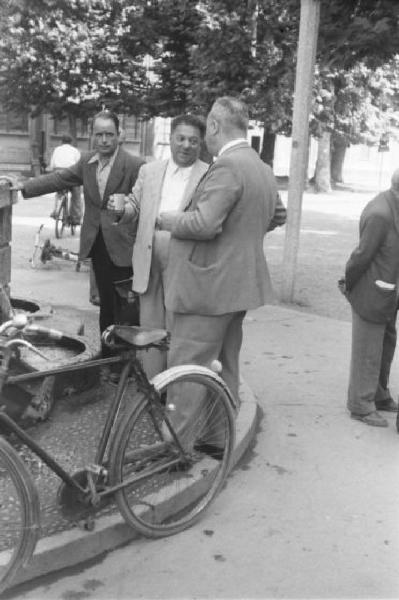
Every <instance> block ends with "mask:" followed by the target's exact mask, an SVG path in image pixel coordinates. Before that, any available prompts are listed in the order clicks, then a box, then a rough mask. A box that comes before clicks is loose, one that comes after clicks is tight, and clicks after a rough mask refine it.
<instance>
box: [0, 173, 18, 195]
mask: <svg viewBox="0 0 399 600" xmlns="http://www.w3.org/2000/svg"><path fill="white" fill-rule="evenodd" d="M4 183H8V184H9V186H10V190H11V191H12V192H20V191H21V190H23V189H24V181H23V180H21V179H17V178H16V177H15V176H13V175H11V176H8V175H1V176H0V184H4Z"/></svg>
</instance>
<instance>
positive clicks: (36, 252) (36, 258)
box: [29, 224, 89, 272]
mask: <svg viewBox="0 0 399 600" xmlns="http://www.w3.org/2000/svg"><path fill="white" fill-rule="evenodd" d="M43 227H44V225H43V224H42V225H40V227H39V229H38V230H37V232H36V234H35V241H34V246H33V252H32V256H31V258H30V259H29V262H30V264H31V267H32V269H37V267H38V266H39V265H45V264H46V262H48V261H49V260H53V259H54V258H55V259H60V260H65V261H72V262H75V263H76V265H75V270H76V271H78V272H79V271H80V269H81V266H82V262H83V264H86V265H87V264H88V262H89V261H88V260H83V261H81V260H80V259H79V253H78V252H74V251H73V250H69V249H66V248H61V247H60V246H58V247H57V246H54V244H52V243H51V241H50V239H46V240H44V241H43V240H42V236H41V233H42V229H43Z"/></svg>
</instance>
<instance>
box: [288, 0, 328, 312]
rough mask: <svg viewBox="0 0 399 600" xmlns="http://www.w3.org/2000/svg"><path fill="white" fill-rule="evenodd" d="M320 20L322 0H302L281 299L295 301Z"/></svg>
mask: <svg viewBox="0 0 399 600" xmlns="http://www.w3.org/2000/svg"><path fill="white" fill-rule="evenodd" d="M319 21H320V0H301V19H300V25H299V42H298V56H297V65H296V78H295V97H294V114H293V119H292V147H291V160H290V172H289V186H288V205H287V213H288V215H287V225H286V234H285V244H284V256H283V283H282V299H283V300H284V301H285V302H292V301H293V297H294V285H295V271H296V264H297V256H298V249H299V232H300V227H301V211H302V196H303V191H304V188H305V179H306V172H307V167H308V154H309V115H310V110H311V102H312V90H313V81H314V66H315V60H316V49H317V37H318V31H319Z"/></svg>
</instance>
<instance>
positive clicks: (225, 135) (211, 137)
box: [205, 96, 249, 156]
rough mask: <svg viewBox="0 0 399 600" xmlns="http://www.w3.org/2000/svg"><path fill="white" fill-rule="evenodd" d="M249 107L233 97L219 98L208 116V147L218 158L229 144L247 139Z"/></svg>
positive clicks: (206, 138)
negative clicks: (223, 148) (221, 150)
mask: <svg viewBox="0 0 399 600" xmlns="http://www.w3.org/2000/svg"><path fill="white" fill-rule="evenodd" d="M248 121H249V117H248V107H247V105H246V104H244V102H241V100H238V98H233V97H232V96H222V97H221V98H218V99H217V100H216V101H215V102H214V104H213V106H212V108H211V110H210V113H209V114H208V118H207V123H206V136H205V140H206V145H207V147H208V150H209V152H210V153H211V154H213V155H214V156H216V154H217V153H218V152H219V150H220V149H221V148H222V147H223V146H224V145H225V144H226V143H228V142H230V141H233V140H236V139H240V138H245V139H246V137H247V130H248Z"/></svg>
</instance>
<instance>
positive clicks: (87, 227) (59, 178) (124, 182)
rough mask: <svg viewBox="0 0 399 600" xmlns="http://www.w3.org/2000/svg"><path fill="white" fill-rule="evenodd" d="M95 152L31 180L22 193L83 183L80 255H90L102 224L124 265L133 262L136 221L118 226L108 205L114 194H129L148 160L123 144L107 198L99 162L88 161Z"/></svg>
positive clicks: (27, 194)
mask: <svg viewBox="0 0 399 600" xmlns="http://www.w3.org/2000/svg"><path fill="white" fill-rule="evenodd" d="M95 154H96V152H95V151H92V152H88V153H86V154H84V155H82V156H81V158H80V160H79V161H78V162H77V163H76V164H75V165H73V166H72V167H69V168H68V169H62V170H60V171H56V172H54V173H50V174H49V175H42V176H40V177H36V178H35V179H31V180H29V181H27V182H26V183H25V184H24V189H23V191H22V193H23V195H24V197H26V198H30V197H33V196H40V195H41V194H48V193H49V192H56V191H60V190H63V189H65V188H70V187H73V186H77V185H83V195H84V201H85V210H84V217H83V224H82V230H81V233H80V252H79V254H80V258H81V259H82V260H83V259H85V258H87V257H88V256H89V254H90V250H91V248H92V246H93V243H94V240H95V239H96V236H97V233H98V231H99V228H100V226H101V229H102V233H103V236H104V242H105V246H106V248H107V251H108V254H109V256H110V258H111V260H112V262H113V263H114V264H115V265H117V266H120V267H123V266H129V265H130V264H131V260H132V251H133V244H134V240H135V233H136V232H135V229H136V227H135V224H134V223H133V222H130V223H126V224H123V225H120V226H115V225H114V216H113V215H112V213H111V212H110V211H107V210H106V205H107V201H108V198H109V196H110V195H111V194H114V193H121V194H126V195H127V194H129V192H130V190H131V189H132V187H133V185H134V183H135V181H136V178H137V174H138V171H139V168H140V167H141V165H142V164H143V163H144V160H143V159H142V158H139V157H137V156H133V155H131V154H130V153H129V152H126V150H124V149H123V148H119V150H118V153H117V155H116V157H115V160H114V163H113V165H112V168H111V172H110V174H109V177H108V181H107V185H106V188H105V192H104V198H103V200H101V197H100V193H99V190H98V185H97V180H96V170H97V162H95V163H91V164H90V163H89V162H88V161H89V160H90V158H91V157H92V156H94V155H95Z"/></svg>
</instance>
